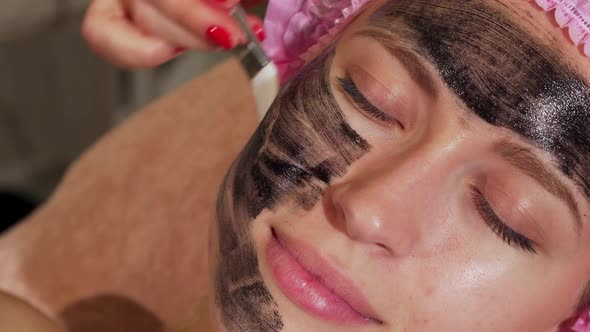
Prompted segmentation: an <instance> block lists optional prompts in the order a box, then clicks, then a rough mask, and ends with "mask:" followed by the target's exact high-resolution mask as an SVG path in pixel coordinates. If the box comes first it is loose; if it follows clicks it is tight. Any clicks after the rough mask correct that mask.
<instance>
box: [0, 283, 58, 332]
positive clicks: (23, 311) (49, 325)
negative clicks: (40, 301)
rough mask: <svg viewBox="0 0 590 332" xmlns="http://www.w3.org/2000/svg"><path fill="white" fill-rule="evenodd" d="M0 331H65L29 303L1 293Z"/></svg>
mask: <svg viewBox="0 0 590 332" xmlns="http://www.w3.org/2000/svg"><path fill="white" fill-rule="evenodd" d="M0 331H3V332H4V331H6V332H29V331H31V332H33V331H35V332H60V331H63V330H62V329H61V328H60V327H59V326H58V324H56V323H55V322H52V321H51V320H50V319H49V318H47V317H46V316H45V315H43V314H42V313H41V312H39V311H38V310H36V309H35V308H33V307H32V306H31V305H29V304H28V303H26V302H24V301H22V300H20V299H18V298H16V297H14V296H11V295H9V294H6V293H2V292H0Z"/></svg>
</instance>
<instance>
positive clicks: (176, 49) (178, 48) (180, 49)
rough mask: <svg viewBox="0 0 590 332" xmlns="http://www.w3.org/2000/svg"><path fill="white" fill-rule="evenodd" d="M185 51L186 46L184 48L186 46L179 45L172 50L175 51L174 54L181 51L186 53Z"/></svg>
mask: <svg viewBox="0 0 590 332" xmlns="http://www.w3.org/2000/svg"><path fill="white" fill-rule="evenodd" d="M184 51H186V48H184V47H177V48H175V49H174V50H173V51H172V52H173V53H174V55H178V54H180V53H184Z"/></svg>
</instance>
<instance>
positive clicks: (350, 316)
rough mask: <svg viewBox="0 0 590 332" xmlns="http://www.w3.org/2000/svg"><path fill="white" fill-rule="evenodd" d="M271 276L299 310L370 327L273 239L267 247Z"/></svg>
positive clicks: (336, 321)
mask: <svg viewBox="0 0 590 332" xmlns="http://www.w3.org/2000/svg"><path fill="white" fill-rule="evenodd" d="M266 254H267V258H268V263H269V265H270V268H271V271H272V274H273V276H274V278H275V280H276V281H277V284H278V286H279V288H280V289H281V290H282V291H283V293H284V294H285V295H286V296H287V297H288V298H289V299H290V300H291V301H292V302H293V303H295V304H296V305H297V306H298V307H300V308H301V309H303V310H304V311H306V312H308V313H310V314H312V315H314V316H317V317H319V318H321V319H324V320H327V321H330V322H334V323H339V324H345V325H350V324H367V323H369V322H370V320H369V319H368V318H367V317H365V316H363V315H361V314H359V313H358V312H357V311H355V310H354V309H353V308H352V307H351V306H350V305H349V304H348V303H346V302H345V301H344V300H343V299H342V298H340V297H339V296H337V295H336V294H334V293H333V292H332V291H331V290H330V289H328V288H327V287H326V286H324V285H323V284H322V283H321V282H319V281H318V280H317V278H316V277H314V276H313V275H312V274H311V273H310V272H309V271H307V270H306V269H305V268H304V267H303V266H302V265H301V264H300V263H299V262H298V261H297V259H296V258H295V257H294V256H293V255H291V254H290V253H289V252H287V250H286V249H285V247H283V245H282V244H281V243H280V242H279V240H278V239H277V238H276V237H275V236H273V237H272V238H271V241H270V243H269V244H268V246H267V248H266Z"/></svg>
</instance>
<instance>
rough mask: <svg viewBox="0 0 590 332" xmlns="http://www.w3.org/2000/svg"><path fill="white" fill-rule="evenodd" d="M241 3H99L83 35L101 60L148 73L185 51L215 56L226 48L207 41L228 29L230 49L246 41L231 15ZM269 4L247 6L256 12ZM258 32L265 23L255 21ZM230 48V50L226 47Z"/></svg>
mask: <svg viewBox="0 0 590 332" xmlns="http://www.w3.org/2000/svg"><path fill="white" fill-rule="evenodd" d="M238 2H240V1H239V0H226V1H218V0H196V1H192V0H94V1H93V2H92V3H91V5H90V7H89V8H88V11H87V13H86V17H85V19H84V24H83V26H82V34H83V35H84V37H85V38H86V40H87V41H88V43H89V45H90V46H91V48H92V49H93V50H94V51H95V52H96V53H97V54H98V55H100V56H101V57H103V58H104V59H106V60H108V61H109V62H111V63H113V64H114V65H117V66H119V67H125V68H147V67H155V66H158V65H160V64H162V63H165V62H167V61H169V60H171V59H173V58H175V57H176V56H178V55H179V54H181V53H182V52H184V51H185V50H188V49H192V50H199V51H213V50H217V49H221V48H223V47H224V45H220V44H216V43H214V42H213V41H212V40H211V38H210V37H208V35H207V30H208V29H210V28H211V27H214V26H215V27H219V28H221V29H224V30H225V31H226V32H227V34H228V40H227V42H228V43H229V44H228V45H229V46H228V47H225V48H231V47H233V46H236V45H238V44H240V43H243V42H244V41H245V40H246V38H245V36H244V34H243V32H242V31H241V30H240V28H239V26H238V25H237V23H236V22H235V21H234V20H233V18H232V17H231V15H230V13H229V11H230V9H231V8H232V7H233V6H234V5H236V4H237V3H238ZM263 2H264V1H260V0H255V1H252V0H250V1H243V4H244V6H246V7H247V6H252V5H255V4H260V3H263ZM250 21H251V24H252V25H253V27H257V29H260V28H261V27H262V21H261V20H260V19H259V18H257V17H255V16H251V17H250ZM226 46H227V45H226Z"/></svg>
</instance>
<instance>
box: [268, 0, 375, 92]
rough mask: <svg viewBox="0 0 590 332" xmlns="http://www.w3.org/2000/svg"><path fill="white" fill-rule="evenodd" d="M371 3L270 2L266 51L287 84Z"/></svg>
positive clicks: (339, 0) (329, 0)
mask: <svg viewBox="0 0 590 332" xmlns="http://www.w3.org/2000/svg"><path fill="white" fill-rule="evenodd" d="M369 1H370V0H269V1H268V8H267V11H266V16H265V21H264V28H265V31H266V40H265V41H264V43H263V47H264V50H265V51H266V53H267V54H268V56H269V57H270V58H271V59H272V60H273V61H274V62H275V64H276V65H277V67H278V68H279V72H280V74H281V81H282V82H283V83H284V82H285V81H287V80H288V79H289V78H290V77H291V76H292V75H293V74H295V73H296V72H297V71H298V70H299V69H300V68H301V66H302V65H303V64H305V63H306V62H307V61H308V60H310V58H312V57H313V56H315V55H317V51H318V50H320V49H321V48H322V47H324V46H326V45H328V44H329V43H330V42H332V41H333V40H334V39H335V38H336V36H337V35H338V33H339V32H340V31H341V30H342V29H343V28H344V27H345V26H346V23H348V22H349V21H350V20H351V19H352V18H353V17H354V15H355V14H356V13H358V11H359V9H361V8H362V7H363V6H364V5H365V4H366V3H367V2H369Z"/></svg>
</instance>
